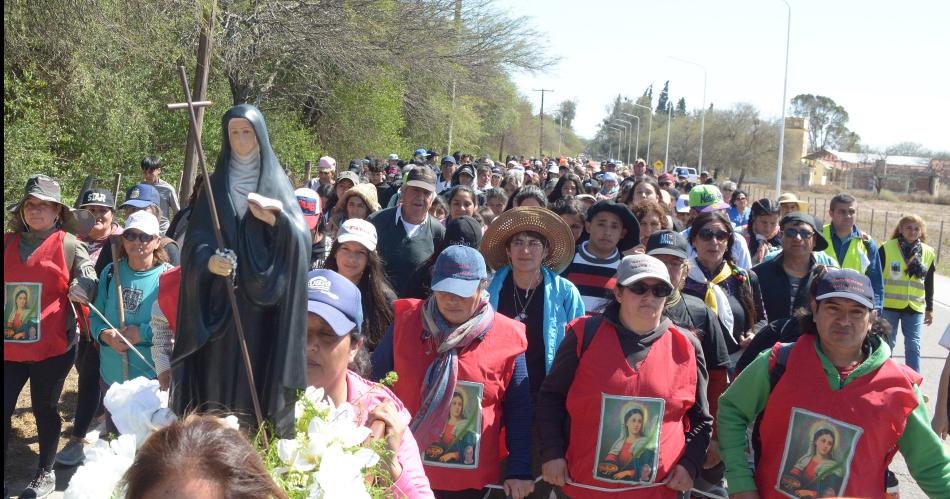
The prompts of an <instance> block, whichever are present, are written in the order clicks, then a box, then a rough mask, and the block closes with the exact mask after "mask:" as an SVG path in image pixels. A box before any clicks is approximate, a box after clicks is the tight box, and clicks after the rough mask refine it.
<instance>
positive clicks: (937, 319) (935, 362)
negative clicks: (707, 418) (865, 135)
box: [50, 275, 950, 499]
mask: <svg viewBox="0 0 950 499" xmlns="http://www.w3.org/2000/svg"><path fill="white" fill-rule="evenodd" d="M936 278H937V280H936V286H935V290H934V296H935V300H934V323H933V325H932V326H929V327H925V328H924V331H923V333H922V336H921V347H920V350H921V361H920V370H921V374H922V375H923V376H924V382H923V385H922V386H921V390H922V391H923V393H924V395H926V396H927V397H929V398H930V402H929V403H928V405H927V412H928V413H929V414H930V416H931V417H933V413H934V404H935V403H936V401H937V384H938V383H939V382H940V371H941V369H943V364H944V359H946V357H947V351H946V350H945V349H944V348H943V347H941V346H940V345H939V344H937V341H938V340H939V339H940V335H941V334H942V333H943V330H944V328H946V327H947V324H950V278H947V277H943V276H939V275H938V276H936ZM902 341H903V337H900V338H899V339H898V346H897V348H896V350H895V354H894V357H895V358H897V359H898V360H899V361H903V359H904V347H903V345H901V344H900V342H902ZM944 445H950V443H945V444H944ZM891 469H892V470H893V471H894V472H895V473H897V475H898V479H899V480H900V482H901V498H902V499H926V498H927V495H926V494H924V492H923V491H922V490H920V487H918V486H917V484H916V483H914V479H913V478H911V476H910V472H908V471H907V466H906V465H905V464H904V459H903V458H902V457H901V455H900V454H899V453H898V454H897V456H896V457H895V458H894V462H893V463H892V465H891ZM72 471H73V470H72V469H62V468H59V469H57V482H58V483H57V485H58V486H57V487H56V488H57V492H56V493H54V494H53V495H51V496H50V497H51V498H61V497H63V495H62V492H61V491H62V490H65V489H66V485H67V484H68V482H69V477H71V476H72Z"/></svg>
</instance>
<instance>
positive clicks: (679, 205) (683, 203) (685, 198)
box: [676, 194, 689, 213]
mask: <svg viewBox="0 0 950 499" xmlns="http://www.w3.org/2000/svg"><path fill="white" fill-rule="evenodd" d="M676 212H677V213H689V194H680V197H678V198H676Z"/></svg>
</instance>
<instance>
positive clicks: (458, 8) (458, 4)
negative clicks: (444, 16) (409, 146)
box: [445, 0, 462, 156]
mask: <svg viewBox="0 0 950 499" xmlns="http://www.w3.org/2000/svg"><path fill="white" fill-rule="evenodd" d="M461 29H462V0H455V32H454V33H453V35H455V37H456V38H455V41H456V47H455V49H456V50H458V33H459V30H461ZM453 74H454V72H453ZM455 84H456V80H455V76H452V111H451V114H450V115H449V143H448V145H447V146H446V148H445V155H446V156H448V155H450V154H452V130H453V129H454V128H455Z"/></svg>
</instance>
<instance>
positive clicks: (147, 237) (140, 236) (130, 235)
mask: <svg viewBox="0 0 950 499" xmlns="http://www.w3.org/2000/svg"><path fill="white" fill-rule="evenodd" d="M156 237H158V236H153V235H151V234H146V233H144V232H139V231H135V232H132V231H126V232H123V233H122V239H125V240H126V241H129V242H132V241H135V240H139V241H141V242H143V243H150V242H152V239H155V238H156Z"/></svg>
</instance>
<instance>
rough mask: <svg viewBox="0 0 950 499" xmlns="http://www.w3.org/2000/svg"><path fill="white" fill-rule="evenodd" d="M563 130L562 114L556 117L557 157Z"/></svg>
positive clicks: (559, 154) (559, 155)
mask: <svg viewBox="0 0 950 499" xmlns="http://www.w3.org/2000/svg"><path fill="white" fill-rule="evenodd" d="M563 131H564V116H563V115H562V116H558V118H557V157H559V158H560V157H561V133H562V132H563Z"/></svg>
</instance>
